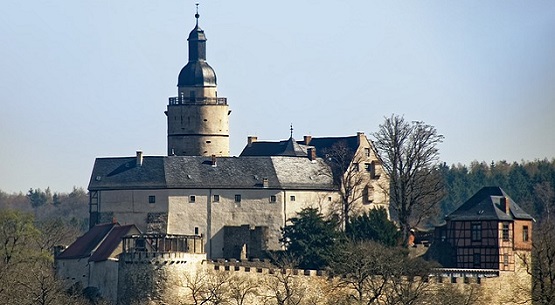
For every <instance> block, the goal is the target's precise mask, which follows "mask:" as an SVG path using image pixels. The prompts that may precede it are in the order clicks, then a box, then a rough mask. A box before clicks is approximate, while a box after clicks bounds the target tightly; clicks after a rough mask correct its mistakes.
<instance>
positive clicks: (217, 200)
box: [212, 195, 220, 202]
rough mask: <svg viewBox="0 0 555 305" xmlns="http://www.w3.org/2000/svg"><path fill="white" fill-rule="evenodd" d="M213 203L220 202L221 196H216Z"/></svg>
mask: <svg viewBox="0 0 555 305" xmlns="http://www.w3.org/2000/svg"><path fill="white" fill-rule="evenodd" d="M212 201H214V202H220V195H214V199H213V200H212Z"/></svg>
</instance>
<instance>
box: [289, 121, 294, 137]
mask: <svg viewBox="0 0 555 305" xmlns="http://www.w3.org/2000/svg"><path fill="white" fill-rule="evenodd" d="M289 130H290V131H291V138H292V137H293V123H291V125H290V126H289Z"/></svg>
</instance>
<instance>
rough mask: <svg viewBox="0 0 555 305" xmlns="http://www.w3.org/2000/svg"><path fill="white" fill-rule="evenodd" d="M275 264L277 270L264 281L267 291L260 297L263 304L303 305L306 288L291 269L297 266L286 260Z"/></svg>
mask: <svg viewBox="0 0 555 305" xmlns="http://www.w3.org/2000/svg"><path fill="white" fill-rule="evenodd" d="M276 263H277V265H278V268H279V269H277V270H274V272H273V273H272V274H270V275H268V276H267V277H266V279H265V281H264V289H265V290H266V291H267V292H266V294H265V295H263V296H262V299H263V301H264V304H275V305H300V304H303V301H304V300H305V299H306V292H307V290H308V288H307V287H306V285H303V284H302V283H301V282H300V281H299V279H298V277H297V276H296V275H294V271H293V270H294V269H293V268H294V267H295V266H296V265H297V264H296V263H295V262H294V261H292V260H290V259H287V258H284V259H281V260H278V261H277V262H276Z"/></svg>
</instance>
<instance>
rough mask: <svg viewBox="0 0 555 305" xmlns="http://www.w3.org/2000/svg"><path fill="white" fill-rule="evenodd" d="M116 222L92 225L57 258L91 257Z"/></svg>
mask: <svg viewBox="0 0 555 305" xmlns="http://www.w3.org/2000/svg"><path fill="white" fill-rule="evenodd" d="M114 226H119V225H118V224H116V223H106V224H99V225H96V226H94V227H92V228H91V229H90V230H89V231H88V232H87V233H85V234H83V235H82V236H81V237H79V238H77V240H76V241H75V242H73V243H72V244H71V245H70V246H69V247H67V249H65V250H64V251H63V252H62V253H60V254H59V255H58V256H57V257H56V259H76V258H85V257H89V256H90V255H91V253H92V252H93V251H94V249H95V248H96V247H97V246H98V244H100V243H101V242H102V240H104V237H106V235H107V234H108V233H109V232H110V231H111V230H112V228H114Z"/></svg>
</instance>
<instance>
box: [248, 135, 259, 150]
mask: <svg viewBox="0 0 555 305" xmlns="http://www.w3.org/2000/svg"><path fill="white" fill-rule="evenodd" d="M256 140H258V137H257V136H248V137H247V146H248V147H251V146H252V143H254V142H256Z"/></svg>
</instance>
